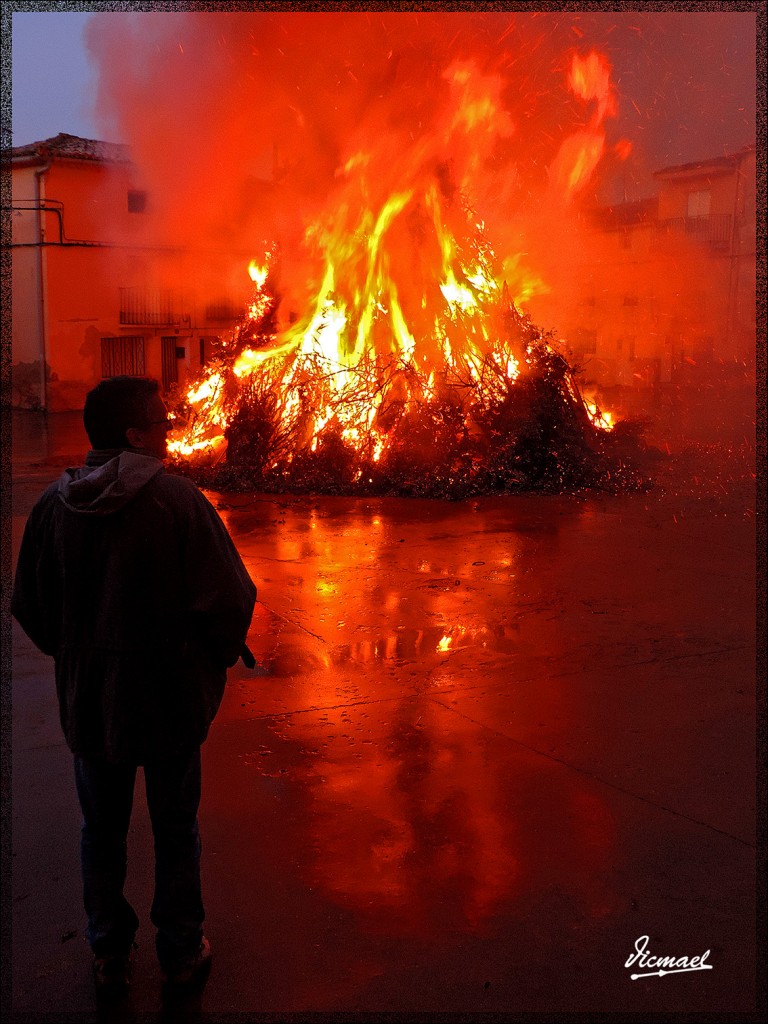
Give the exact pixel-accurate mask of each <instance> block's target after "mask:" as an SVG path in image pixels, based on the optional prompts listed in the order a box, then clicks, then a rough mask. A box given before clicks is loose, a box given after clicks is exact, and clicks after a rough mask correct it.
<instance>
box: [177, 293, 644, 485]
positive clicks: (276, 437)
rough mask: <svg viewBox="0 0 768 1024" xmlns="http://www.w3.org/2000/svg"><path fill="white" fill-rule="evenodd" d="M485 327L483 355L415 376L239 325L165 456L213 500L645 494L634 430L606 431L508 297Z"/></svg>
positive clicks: (416, 370)
mask: <svg viewBox="0 0 768 1024" xmlns="http://www.w3.org/2000/svg"><path fill="white" fill-rule="evenodd" d="M262 298H263V296H262ZM264 305H265V303H263V302H262V303H261V304H259V303H258V302H256V303H254V305H252V307H251V310H252V311H257V310H259V309H263V307H264ZM257 315H258V313H257ZM454 317H455V319H461V317H460V316H459V315H458V314H456V313H455V312H454ZM263 319H264V318H263ZM267 319H268V317H267ZM490 319H491V320H492V322H493V323H494V325H495V327H496V330H497V332H498V333H497V339H498V340H497V341H496V342H495V344H494V346H493V347H492V348H490V349H489V350H488V351H486V352H485V353H480V352H476V351H473V350H472V349H466V350H464V351H463V352H461V354H455V355H454V354H452V357H451V358H450V359H446V360H445V361H444V362H443V364H442V366H440V368H438V369H435V368H434V367H432V368H429V369H427V368H424V369H422V368H420V367H419V365H418V360H417V359H410V360H409V359H407V358H405V357H404V356H402V355H394V354H392V355H390V356H389V357H388V358H383V357H381V356H380V355H377V354H376V353H374V352H371V351H365V352H363V354H362V355H361V357H360V358H359V360H358V361H357V362H356V363H354V364H353V365H350V366H347V365H344V364H341V363H339V362H338V360H336V359H333V358H331V357H329V356H328V355H326V354H324V353H323V352H322V350H321V349H320V348H319V346H315V347H314V348H313V349H310V350H308V351H307V352H304V353H302V354H299V355H298V356H297V355H296V354H295V353H294V352H291V351H285V348H284V347H283V348H278V349H275V348H274V347H272V346H273V345H274V341H275V339H274V336H272V335H268V334H263V333H262V334H260V333H259V329H258V324H257V325H256V326H254V323H253V320H252V319H251V318H248V319H246V320H245V321H244V323H243V324H242V325H241V326H240V327H239V328H238V330H237V331H236V333H235V335H234V337H233V338H232V339H230V340H229V341H228V342H227V343H226V344H224V345H222V346H221V349H220V351H219V353H218V355H217V357H216V359H215V361H214V362H213V363H212V365H211V366H210V367H209V370H208V374H207V376H206V378H205V379H204V380H203V381H202V382H201V383H200V384H199V385H198V386H197V388H195V389H193V390H192V391H191V392H190V394H189V396H188V397H187V399H186V400H184V401H183V402H182V403H180V405H179V406H178V407H177V408H176V410H175V415H176V417H177V419H178V420H179V422H180V424H183V435H182V436H183V438H184V439H185V440H179V441H174V442H172V443H171V450H172V453H173V455H174V457H175V459H176V461H177V463H178V464H179V466H180V467H181V468H182V469H183V471H185V472H189V473H190V474H191V475H193V476H194V477H195V479H196V480H197V481H198V482H199V483H202V484H204V485H205V486H208V487H212V488H215V489H219V490H258V491H267V492H272V493H281V492H293V493H322V494H351V495H364V494H385V495H401V496H420V497H432V498H462V497H467V496H471V495H478V494H489V493H497V492H506V493H509V492H515V491H530V490H543V491H549V492H562V491H578V490H581V489H584V488H601V489H610V490H617V489H620V490H625V489H631V488H636V487H638V486H641V485H642V479H641V476H640V474H639V473H638V471H637V468H636V467H635V466H634V459H633V458H632V455H633V453H634V454H635V455H636V454H637V453H638V452H639V450H640V449H639V444H638V438H637V425H636V424H632V423H620V424H617V425H614V424H613V423H612V422H611V417H610V414H607V413H604V412H603V411H602V410H600V409H599V407H598V406H596V405H595V404H593V403H591V402H588V401H587V400H586V399H585V398H584V397H583V396H582V394H581V392H580V389H579V386H578V382H577V378H576V374H575V371H574V369H573V368H572V367H571V366H570V365H569V364H568V363H567V361H566V360H565V359H564V357H563V356H562V355H560V354H559V353H558V352H557V351H556V350H555V349H554V347H553V344H552V339H551V338H548V337H546V336H545V335H543V334H542V332H540V331H539V330H538V329H537V328H536V327H535V325H534V324H533V323H532V322H531V320H530V318H529V317H528V316H526V315H524V314H522V313H521V312H520V311H519V310H518V309H517V307H516V306H515V304H514V303H513V302H512V301H511V300H510V299H509V295H508V292H507V291H506V289H505V290H504V291H503V292H502V294H501V295H500V296H499V299H498V302H497V306H496V308H495V309H494V311H493V316H492V317H491V318H490ZM327 329H328V327H327V326H326V330H327ZM320 334H322V331H321V332H320ZM254 339H255V340H256V342H257V344H256V345H254Z"/></svg>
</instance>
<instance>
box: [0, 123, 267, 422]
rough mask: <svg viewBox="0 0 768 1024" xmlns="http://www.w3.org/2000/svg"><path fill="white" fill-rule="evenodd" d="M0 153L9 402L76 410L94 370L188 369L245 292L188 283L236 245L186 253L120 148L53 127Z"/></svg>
mask: <svg viewBox="0 0 768 1024" xmlns="http://www.w3.org/2000/svg"><path fill="white" fill-rule="evenodd" d="M4 159H5V163H6V166H7V167H8V166H9V167H10V170H11V180H12V208H11V226H12V227H11V245H12V303H13V306H12V397H11V401H12V404H13V405H15V406H20V407H27V408H43V409H47V410H50V411H58V410H66V409H81V408H82V407H83V401H84V399H85V395H86V393H87V392H88V390H89V389H90V388H91V387H93V386H94V384H96V383H98V381H99V380H100V379H101V378H102V377H107V376H112V375H113V374H117V373H128V374H136V375H139V374H148V375H150V376H153V377H156V378H157V379H158V380H160V381H162V384H163V387H164V388H165V389H166V390H167V389H169V388H170V387H171V386H172V385H173V384H174V383H176V382H177V381H179V382H181V383H183V382H184V380H185V379H186V378H187V377H189V376H192V375H194V374H195V373H196V372H197V371H198V370H199V368H200V366H201V364H203V363H204V362H205V361H206V359H207V358H208V357H209V356H210V352H211V346H212V345H213V343H214V341H215V339H216V338H217V337H219V336H221V335H225V334H227V333H228V332H229V331H230V330H231V329H232V327H233V325H234V323H235V322H236V319H237V317H238V316H239V315H240V314H241V313H242V311H243V308H244V304H245V302H246V296H247V289H245V288H243V289H242V290H241V289H239V288H231V289H229V291H227V290H226V289H223V290H222V294H221V295H220V296H217V297H216V298H214V299H213V300H212V299H211V297H210V295H209V294H204V293H203V291H202V290H201V289H199V288H198V287H197V275H198V272H199V271H200V270H201V269H202V267H203V266H205V268H206V271H210V268H211V265H212V264H215V262H216V260H220V261H221V262H222V267H224V265H225V264H226V263H229V264H231V261H232V259H233V256H235V257H236V258H238V257H237V254H232V253H227V254H220V253H211V252H205V253H203V252H191V251H189V250H188V249H184V248H181V247H179V246H178V245H175V244H174V239H173V238H168V237H163V236H162V234H161V233H160V231H159V229H158V223H157V219H156V218H155V217H153V210H152V197H151V196H150V195H148V194H147V193H146V191H145V190H144V189H143V188H142V185H141V182H140V180H139V179H138V177H137V173H136V170H135V168H134V166H133V165H132V163H131V161H130V158H129V154H128V151H127V149H126V147H124V146H121V145H116V144H111V143H105V142H97V141H93V140H90V139H81V138H78V137H76V136H72V135H63V134H62V135H57V136H56V137H55V138H52V139H47V140H45V141H43V142H36V143H32V144H30V145H28V146H21V147H17V148H15V149H12V150H10V152H9V153H6V154H4ZM239 259H240V265H241V267H242V276H243V277H244V278H245V281H246V283H247V269H246V268H247V260H246V261H245V262H243V260H244V257H242V256H241V257H239ZM229 276H231V274H230V275H229ZM227 277H228V274H227V272H225V271H224V270H222V274H221V280H222V281H225V280H227Z"/></svg>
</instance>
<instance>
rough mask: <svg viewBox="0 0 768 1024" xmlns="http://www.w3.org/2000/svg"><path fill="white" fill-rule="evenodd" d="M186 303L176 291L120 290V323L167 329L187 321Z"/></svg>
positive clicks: (152, 289) (150, 289) (149, 289)
mask: <svg viewBox="0 0 768 1024" xmlns="http://www.w3.org/2000/svg"><path fill="white" fill-rule="evenodd" d="M184 305H185V303H184V301H183V299H182V297H181V296H180V295H179V294H178V293H177V292H174V291H169V290H159V289H154V288H121V289H120V323H121V324H125V325H130V326H150V327H165V326H172V325H174V324H179V323H181V321H182V320H183V319H185V313H184Z"/></svg>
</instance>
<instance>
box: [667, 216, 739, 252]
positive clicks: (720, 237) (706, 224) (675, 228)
mask: <svg viewBox="0 0 768 1024" xmlns="http://www.w3.org/2000/svg"><path fill="white" fill-rule="evenodd" d="M732 220H733V218H732V217H731V214H730V213H718V214H712V215H711V216H709V217H673V218H671V219H670V220H660V221H659V223H658V224H657V226H656V237H657V239H659V238H663V237H665V236H669V235H687V236H688V237H689V238H691V237H692V238H694V239H695V240H696V241H697V242H704V243H706V244H707V245H710V246H711V247H712V248H713V249H728V248H730V245H731V232H732Z"/></svg>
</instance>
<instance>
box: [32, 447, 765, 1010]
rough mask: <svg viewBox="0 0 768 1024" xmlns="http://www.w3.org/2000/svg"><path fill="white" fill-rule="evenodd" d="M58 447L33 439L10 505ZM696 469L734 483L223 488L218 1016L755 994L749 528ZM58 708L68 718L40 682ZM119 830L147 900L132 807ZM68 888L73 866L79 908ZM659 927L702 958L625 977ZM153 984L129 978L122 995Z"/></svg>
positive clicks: (208, 870)
mask: <svg viewBox="0 0 768 1024" xmlns="http://www.w3.org/2000/svg"><path fill="white" fill-rule="evenodd" d="M51 458H52V459H53V462H55V461H56V458H58V456H56V455H54V456H51ZM51 458H48V457H45V458H43V459H42V462H41V461H40V458H39V453H37V452H30V454H29V456H28V462H27V472H28V473H29V474H30V477H29V480H28V481H27V482H25V481H24V480H22V483H23V485H24V486H23V488H22V491H21V492H20V493H22V496H23V493H24V489H25V488H26V487H27V483H28V484H29V489H30V493H31V490H32V489H34V488H32V484H33V483H34V482H35V481H36V479H37V476H36V474H39V473H43V472H45V471H46V468H47V469H48V470H50V469H51V468H52V465H53V462H52V461H51ZM35 467H37V468H35ZM710 470H711V473H712V475H716V472H722V473H728V474H730V479H732V480H734V479H735V480H737V482H738V487H735V488H731V489H729V490H728V491H727V493H726V492H724V491H722V490H717V489H715V490H712V491H709V492H707V493H706V497H705V498H703V497H702V495H701V492H700V491H698V492H696V491H692V490H691V489H690V487H689V486H688V483H687V482H685V481H678V484H679V486H678V489H677V491H676V492H672V491H670V490H669V489H667V488H666V487H665V488H657V489H656V490H655V491H654V492H652V493H650V494H648V495H634V496H624V497H606V496H593V497H588V498H587V497H580V498H571V497H567V496H561V497H557V498H542V497H519V496H518V497H515V498H514V499H509V498H489V499H480V500H477V501H465V502H459V503H444V502H430V501H406V500H387V499H362V498H361V499H341V498H322V499H313V498H309V499H299V498H285V497H266V496H258V497H252V496H248V495H215V494H211V495H210V497H211V499H212V500H213V501H214V503H215V504H217V505H218V506H219V508H220V512H221V514H222V516H223V517H224V519H225V520H226V522H227V525H228V527H229V529H230V531H231V533H232V536H233V537H234V539H235V542H236V544H237V546H238V548H239V550H240V551H241V553H242V555H243V557H244V559H245V561H246V563H247V565H248V567H249V570H250V571H251V573H252V575H253V577H254V579H255V581H256V583H257V585H258V587H259V603H258V605H257V609H256V614H255V616H254V621H253V625H252V628H251V631H250V635H249V644H250V646H251V648H252V650H253V651H254V654H255V655H256V658H257V661H258V665H257V668H256V669H255V670H254V671H248V670H246V669H245V668H244V667H243V666H242V665H238V666H237V667H236V668H235V669H234V670H232V671H231V672H230V676H229V683H228V686H227V690H226V694H225V698H224V702H223V705H222V708H221V710H220V713H219V716H218V717H217V720H216V722H215V724H214V726H213V728H212V730H211V734H210V737H209V740H208V742H207V744H206V746H205V786H204V797H203V805H202V809H201V817H202V822H203V829H204V842H205V854H204V863H205V884H206V893H207V905H208V918H209V920H208V923H207V928H208V930H209V934H210V935H211V938H212V941H214V943H215V946H216V950H217V956H218V957H219V961H220V962H221V963H223V964H224V965H225V966H224V967H223V968H222V969H221V970H220V971H219V972H218V973H217V972H216V971H214V973H213V974H212V976H211V979H210V982H209V984H208V987H207V989H206V993H205V996H204V1002H203V1008H204V1009H207V1010H210V1011H212V1012H218V1011H225V1010H234V1011H240V1012H245V1011H248V1010H254V1011H255V1010H261V1011H265V1012H301V1011H312V1010H322V1011H327V1012H344V1011H350V1012H351V1011H359V1012H371V1011H378V1010H382V1011H383V1010H393V1011H400V1012H406V1011H414V1012H428V1011H439V1010H442V1011H451V1012H479V1011H484V1010H492V1011H496V1012H512V1010H513V1009H514V1010H521V1011H523V1012H525V1011H528V1010H532V1011H539V1012H541V1011H542V1010H544V1011H548V1010H552V1011H554V1010H568V1009H571V1010H572V1009H577V1010H582V1011H586V1010H593V1011H604V1010H614V1011H615V1010H624V1009H625V1010H627V1011H629V1010H630V1009H632V1008H633V1007H636V1006H637V999H638V998H640V999H641V1001H642V1002H643V1006H645V1007H649V1006H651V1005H652V1006H653V1008H654V1009H655V1010H657V1011H658V1012H672V1011H674V1010H677V1009H682V1008H684V1009H688V1010H691V1009H698V1010H701V1011H702V1012H703V1011H704V1010H707V1011H711V1010H712V1009H713V1008H714V1009H718V1008H720V1009H723V1010H725V1009H726V1008H729V1009H733V1007H735V1006H744V1007H746V1006H747V1004H748V1002H749V999H750V995H749V993H750V985H751V981H750V976H751V975H750V971H751V970H752V967H751V964H752V962H753V961H752V958H753V953H754V951H753V948H752V942H751V938H749V936H751V935H752V934H753V931H752V929H751V925H750V922H751V919H752V913H753V891H754V890H753V883H752V879H753V871H754V850H753V838H752V837H753V821H754V805H753V793H754V760H753V750H754V735H755V722H754V696H753V689H754V681H755V679H754V646H755V638H754V627H753V625H752V624H753V623H754V621H755V615H754V519H753V518H751V517H750V514H749V502H748V501H747V500H746V497H745V496H748V492H749V485H748V482H747V481H748V479H749V477H748V474H749V468H748V466H746V467H745V466H741V467H740V468H739V467H737V466H735V465H734V464H733V462H731V463H730V464H728V463H727V460H724V461H723V462H722V463H721V464H720V466H719V467H718V466H715V465H714V463H712V464H710ZM22 475H23V474H22ZM52 475H54V476H55V473H53V474H52ZM19 500H21V499H19ZM19 657H22V656H21V655H19ZM23 657H24V658H27V659H28V660H29V659H30V658H31V657H32V655H30V654H24V655H23ZM26 663H27V662H24V664H26ZM45 664H46V665H47V662H46V663H45ZM37 671H42V669H37ZM36 706H37V705H36ZM47 708H48V710H47V712H46V714H47V715H48V716H49V717H50V719H51V721H52V722H54V723H55V705H54V703H53V684H52V681H51V687H50V698H49V705H47ZM18 713H19V714H24V713H25V712H24V711H23V708H22V710H21V711H19V712H18ZM35 714H38V712H35ZM14 736H15V742H17V743H21V744H23V743H24V742H25V740H24V738H23V732H19V731H15V733H14ZM43 754H45V751H43V753H40V752H37V753H35V752H34V751H31V752H30V753H27V754H25V756H27V757H29V758H38V759H39V758H41V757H42V756H43ZM45 756H49V755H48V754H46V755H45ZM41 770H42V769H41ZM38 774H39V773H38ZM30 807H31V804H30ZM19 813H20V814H21V815H22V817H23V815H24V813H27V815H29V814H31V813H32V811H31V810H30V809H29V807H28V808H27V811H26V812H25V811H24V809H23V804H22V809H21V810H20V811H19ZM35 813H36V812H35ZM137 815H138V817H137V819H136V826H135V827H136V835H135V838H134V840H133V842H134V847H132V849H135V848H136V846H137V845H138V848H139V850H140V851H141V850H143V849H144V847H145V846H146V851H145V852H146V853H147V857H146V858H144V857H143V856H142V855H141V853H139V855H138V856H134V855H132V857H133V859H132V865H134V868H133V871H134V874H133V875H132V878H133V879H134V882H133V884H134V885H136V886H137V888H138V889H139V890H140V894H141V898H140V900H139V902H140V903H141V905H142V906H149V902H150V901H151V872H150V870H149V868H148V867H147V866H146V865H149V864H151V858H150V857H149V847H148V846H147V843H148V842H151V840H149V838H148V837H149V826H148V821H147V819H146V811H145V809H144V808H143V804H142V802H141V800H139V803H138V806H137ZM70 826H71V828H72V829H73V830H74V832H76V826H77V822H76V821H73V822H69V823H68V824H67V825H66V829H69V828H70ZM66 829H64V830H62V833H61V842H62V843H63V842H65V832H66ZM33 832H34V830H32V831H31V832H30V835H32V834H33ZM74 832H73V834H74ZM19 835H22V833H19ZM20 841H21V840H20ZM142 844H143V845H142ZM22 852H23V851H22ZM28 853H29V857H28V860H29V863H30V864H32V863H33V862H34V856H33V855H32V852H31V851H28ZM145 860H146V864H145V863H144V861H145ZM73 872H75V874H76V868H75V866H74V864H73ZM17 874H18V873H17ZM22 876H23V871H22V872H21V874H19V875H18V877H17V881H16V883H15V884H18V885H22V884H23V882H24V880H23V877H22ZM713 879H716V882H713ZM142 900H143V902H142ZM78 901H79V892H78V886H77V882H76V878H75V875H73V877H72V896H71V903H72V909H71V916H73V919H74V920H75V921H77V920H79V919H80V918H79V915H80V913H81V912H80V908H79V902H78ZM23 911H24V905H23V904H19V910H18V911H17V912H18V913H22V912H23ZM37 927H38V925H35V923H34V921H32V919H31V918H29V919H27V918H25V925H24V928H25V931H24V934H26V935H29V936H32V937H34V935H35V934H37V933H36V932H35V928H37ZM646 933H648V934H651V935H653V936H655V935H659V936H660V937H663V939H664V943H663V945H664V950H663V951H664V952H677V951H679V953H680V955H682V954H684V953H689V954H691V955H692V954H694V953H699V952H703V951H704V949H706V948H707V947H709V946H711V947H713V950H714V949H715V947H717V949H716V951H717V957H718V963H717V966H718V968H719V970H713V971H711V972H706V974H707V977H705V978H697V979H696V988H695V990H694V989H693V987H692V986H691V987H689V988H688V989H686V990H685V991H683V990H682V989H681V988H677V989H672V988H671V987H669V986H667V987H666V988H660V987H657V988H656V989H648V990H647V991H643V992H642V993H641V995H640V996H638V995H637V993H638V992H639V988H637V987H636V988H635V989H632V988H631V985H632V984H633V983H631V982H628V981H627V980H626V977H625V974H626V973H627V972H624V971H623V967H622V965H623V962H624V960H625V959H626V957H627V956H628V955H629V953H630V952H631V950H632V948H633V945H634V942H635V940H636V939H637V938H638V936H640V935H642V934H646ZM38 940H39V943H40V948H44V941H43V940H42V939H41V938H40V936H38ZM140 941H142V942H144V941H146V942H147V944H149V942H150V938H149V935H148V934H144V930H143V929H142V938H140ZM659 942H661V938H660V939H659ZM63 948H64V951H65V954H66V956H69V957H70V958H71V957H73V956H74V954H72V953H71V952H70V949H71V948H72V944H69V945H68V946H66V947H63ZM30 955H31V954H30ZM713 955H714V954H713ZM147 959H150V958H148V957H145V960H147ZM254 963H256V964H258V970H257V971H255V972H254V970H252V966H253V964H254ZM143 970H149V968H148V967H147V966H145V965H144V966H143ZM54 973H55V972H54ZM56 977H58V978H59V981H60V980H61V977H60V976H59V975H56ZM656 981H658V979H656ZM60 988H61V986H58V989H60ZM58 989H57V991H58ZM21 991H23V989H22V990H21ZM29 991H30V992H31V989H30V990H29ZM153 993H154V990H153V989H152V978H151V976H149V977H145V978H143V980H142V976H140V978H139V980H138V982H137V992H136V996H135V997H134V998H135V999H136V1005H137V1006H139V1008H142V1007H146V1008H147V1009H149V1008H151V1006H152V1005H153V1002H152V1000H153V999H154V994H153ZM24 998H26V999H27V1003H28V1004H29V1005H30V1006H31V1005H32V1004H33V1003H34V1005H36V1006H40V1005H42V1004H41V1002H40V999H41V998H42V997H41V996H37V995H36V996H34V997H33V996H32V995H30V994H28V995H27V996H25V997H24ZM53 998H54V994H53V989H51V999H53ZM56 998H59V999H60V992H58V994H57V996H56ZM35 1000H37V1002H35ZM73 1000H74V1002H73ZM69 1001H70V1003H71V1004H72V1005H75V1003H76V1002H77V1000H76V999H74V997H71V998H70V1000H69ZM77 1005H81V1004H77Z"/></svg>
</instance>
